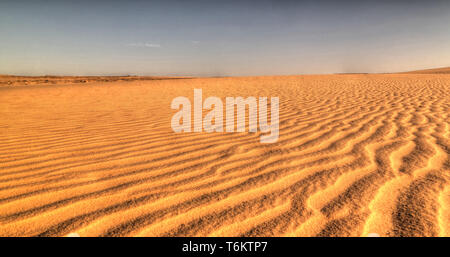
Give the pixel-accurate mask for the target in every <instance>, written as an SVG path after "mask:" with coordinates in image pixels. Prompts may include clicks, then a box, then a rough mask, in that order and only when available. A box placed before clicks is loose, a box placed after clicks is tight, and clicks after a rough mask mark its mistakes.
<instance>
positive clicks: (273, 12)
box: [0, 0, 450, 76]
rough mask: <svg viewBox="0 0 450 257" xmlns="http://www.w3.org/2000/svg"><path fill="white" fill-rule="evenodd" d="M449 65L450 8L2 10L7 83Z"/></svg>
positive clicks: (112, 4) (394, 4) (46, 5)
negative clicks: (16, 78)
mask: <svg viewBox="0 0 450 257" xmlns="http://www.w3.org/2000/svg"><path fill="white" fill-rule="evenodd" d="M93 2H95V3H93ZM333 2H335V3H333ZM440 66H450V1H385V2H383V1H264V0H263V1H245V0H243V1H242V0H241V1H231V0H228V1H213V0H209V1H188V0H184V1H170V0H166V1H80V0H79V1H72V2H70V1H64V0H62V1H44V0H42V1H39V0H34V1H28V2H26V1H20V0H19V1H8V0H1V1H0V74H25V75H44V74H55V75H64V74H67V75H104V74H105V75H110V74H111V75H116V74H139V75H196V76H197V75H205V76H226V75H270V74H311V73H338V72H395V71H406V70H413V69H421V68H432V67H440Z"/></svg>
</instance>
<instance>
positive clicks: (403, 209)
mask: <svg viewBox="0 0 450 257" xmlns="http://www.w3.org/2000/svg"><path fill="white" fill-rule="evenodd" d="M194 88H201V89H203V96H204V98H205V97H207V96H219V97H222V99H224V97H226V96H269V97H270V96H278V97H279V98H280V137H279V141H278V142H277V143H274V144H261V143H259V138H260V134H259V133H248V132H245V133H179V134H176V133H174V132H172V130H171V128H170V120H171V117H172V115H173V114H174V112H175V111H173V110H171V109H170V103H171V101H172V99H173V98H174V97H176V96H188V97H190V98H191V99H192V97H193V89H194ZM449 94H450V75H445V74H433V75H424V74H386V75H317V76H283V77H245V78H244V77H243V78H204V79H177V80H170V79H168V80H154V81H151V80H150V81H139V80H137V81H112V82H109V83H108V82H104V83H103V82H102V83H100V82H99V83H90V84H89V85H82V84H79V85H73V84H72V85H59V84H50V85H40V86H5V87H1V88H0V236H65V235H67V234H69V233H74V232H76V233H78V234H80V235H81V236H365V235H367V234H369V233H378V234H380V235H381V236H450V222H449V221H450V158H449V156H450V155H449V151H450V140H449V135H450V127H449V114H450V95H449Z"/></svg>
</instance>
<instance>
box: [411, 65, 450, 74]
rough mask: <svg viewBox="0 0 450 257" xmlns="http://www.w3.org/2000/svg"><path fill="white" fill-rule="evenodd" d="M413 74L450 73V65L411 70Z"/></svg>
mask: <svg viewBox="0 0 450 257" xmlns="http://www.w3.org/2000/svg"><path fill="white" fill-rule="evenodd" d="M406 73H411V74H450V67H444V68H435V69H426V70H416V71H409V72H406Z"/></svg>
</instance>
